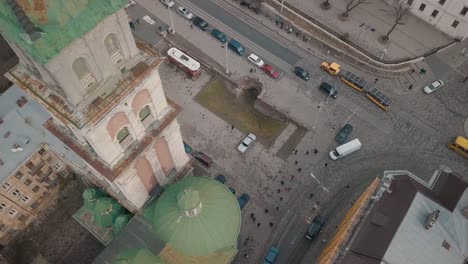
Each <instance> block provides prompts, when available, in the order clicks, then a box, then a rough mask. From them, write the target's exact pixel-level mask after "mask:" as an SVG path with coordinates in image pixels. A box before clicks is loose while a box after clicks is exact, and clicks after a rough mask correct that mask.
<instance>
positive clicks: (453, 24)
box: [452, 20, 460, 28]
mask: <svg viewBox="0 0 468 264" xmlns="http://www.w3.org/2000/svg"><path fill="white" fill-rule="evenodd" d="M458 24H460V22H458V21H457V20H454V21H453V23H452V27H453V28H457V27H458Z"/></svg>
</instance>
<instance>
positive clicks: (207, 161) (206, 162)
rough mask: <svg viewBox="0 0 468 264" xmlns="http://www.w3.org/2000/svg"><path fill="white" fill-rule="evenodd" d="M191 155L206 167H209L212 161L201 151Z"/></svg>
mask: <svg viewBox="0 0 468 264" xmlns="http://www.w3.org/2000/svg"><path fill="white" fill-rule="evenodd" d="M193 157H194V158H195V159H196V160H198V161H199V162H200V163H201V164H203V165H205V166H206V167H210V166H211V164H212V163H213V160H212V159H211V158H210V157H208V155H206V154H205V153H203V152H198V153H196V154H195V155H193Z"/></svg>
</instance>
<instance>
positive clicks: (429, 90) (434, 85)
mask: <svg viewBox="0 0 468 264" xmlns="http://www.w3.org/2000/svg"><path fill="white" fill-rule="evenodd" d="M443 85H444V82H443V81H441V80H438V81H435V82H433V83H431V84H429V85H427V86H426V87H424V89H423V90H424V92H425V93H427V94H430V93H432V92H435V91H437V90H438V89H439V88H440V87H442V86H443Z"/></svg>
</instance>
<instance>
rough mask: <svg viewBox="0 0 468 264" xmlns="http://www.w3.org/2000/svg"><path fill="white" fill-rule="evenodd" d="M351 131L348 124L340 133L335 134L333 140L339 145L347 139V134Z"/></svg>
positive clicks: (351, 128)
mask: <svg viewBox="0 0 468 264" xmlns="http://www.w3.org/2000/svg"><path fill="white" fill-rule="evenodd" d="M352 130H353V126H352V125H350V124H346V125H344V126H343V128H341V130H340V132H338V134H336V137H335V140H336V141H337V142H338V143H340V144H343V143H345V142H346V139H347V138H348V136H349V134H351V131H352Z"/></svg>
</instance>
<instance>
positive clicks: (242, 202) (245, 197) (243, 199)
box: [237, 193, 250, 209]
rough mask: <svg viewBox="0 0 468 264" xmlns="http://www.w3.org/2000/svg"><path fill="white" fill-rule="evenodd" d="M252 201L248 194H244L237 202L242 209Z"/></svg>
mask: <svg viewBox="0 0 468 264" xmlns="http://www.w3.org/2000/svg"><path fill="white" fill-rule="evenodd" d="M249 201H250V196H249V195H248V194H246V193H243V194H242V195H241V196H239V198H237V202H238V203H239V207H240V209H242V208H244V206H245V205H246V204H247V203H248V202H249Z"/></svg>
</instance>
